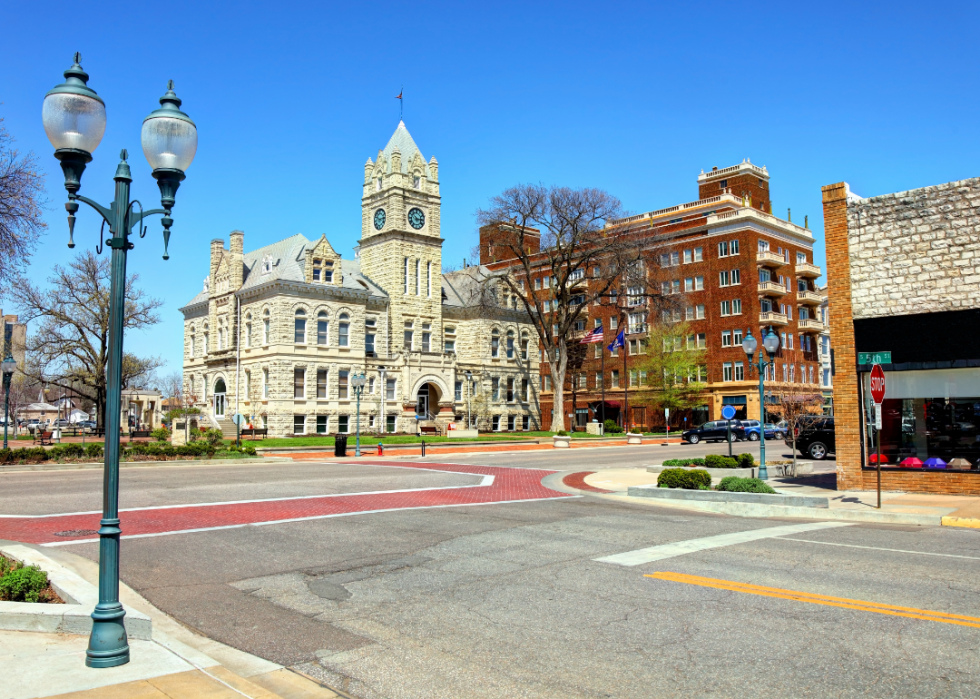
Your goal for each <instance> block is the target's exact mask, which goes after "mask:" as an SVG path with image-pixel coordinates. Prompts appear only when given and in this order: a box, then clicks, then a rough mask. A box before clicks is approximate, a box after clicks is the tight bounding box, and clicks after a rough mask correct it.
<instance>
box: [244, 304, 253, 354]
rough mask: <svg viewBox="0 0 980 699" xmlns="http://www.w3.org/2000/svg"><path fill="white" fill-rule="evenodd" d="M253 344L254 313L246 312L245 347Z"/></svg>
mask: <svg viewBox="0 0 980 699" xmlns="http://www.w3.org/2000/svg"><path fill="white" fill-rule="evenodd" d="M251 346H252V313H251V311H249V312H248V313H246V314H245V347H246V348H248V347H251Z"/></svg>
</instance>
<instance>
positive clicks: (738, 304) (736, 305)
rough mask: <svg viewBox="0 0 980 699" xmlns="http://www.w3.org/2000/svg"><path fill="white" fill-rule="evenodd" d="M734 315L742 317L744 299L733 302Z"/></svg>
mask: <svg viewBox="0 0 980 699" xmlns="http://www.w3.org/2000/svg"><path fill="white" fill-rule="evenodd" d="M732 315H733V316H738V315H742V299H733V300H732Z"/></svg>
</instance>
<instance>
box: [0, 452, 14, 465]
mask: <svg viewBox="0 0 980 699" xmlns="http://www.w3.org/2000/svg"><path fill="white" fill-rule="evenodd" d="M13 460H14V452H13V450H11V449H0V464H9V463H10V462H11V461H13Z"/></svg>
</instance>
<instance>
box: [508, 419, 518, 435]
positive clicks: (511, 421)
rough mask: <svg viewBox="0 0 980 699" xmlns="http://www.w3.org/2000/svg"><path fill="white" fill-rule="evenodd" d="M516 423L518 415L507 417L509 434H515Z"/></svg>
mask: <svg viewBox="0 0 980 699" xmlns="http://www.w3.org/2000/svg"><path fill="white" fill-rule="evenodd" d="M516 421H517V416H516V415H508V416H507V430H508V431H509V432H513V431H514V428H515V424H516Z"/></svg>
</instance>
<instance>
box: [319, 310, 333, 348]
mask: <svg viewBox="0 0 980 699" xmlns="http://www.w3.org/2000/svg"><path fill="white" fill-rule="evenodd" d="M329 330H330V321H329V320H327V312H326V311H320V312H319V313H317V316H316V343H317V344H318V345H326V344H327V338H328V333H329Z"/></svg>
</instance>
